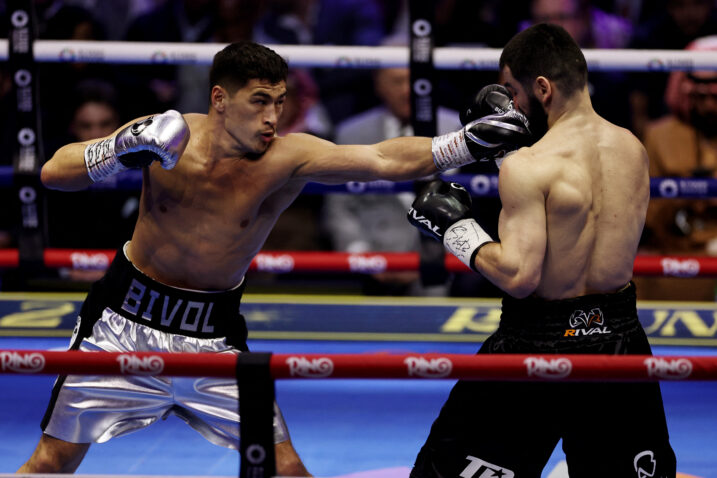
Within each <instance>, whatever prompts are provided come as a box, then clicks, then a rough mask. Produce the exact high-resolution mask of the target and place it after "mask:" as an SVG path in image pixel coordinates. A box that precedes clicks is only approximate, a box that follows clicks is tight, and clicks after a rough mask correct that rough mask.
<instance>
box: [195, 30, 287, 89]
mask: <svg viewBox="0 0 717 478" xmlns="http://www.w3.org/2000/svg"><path fill="white" fill-rule="evenodd" d="M288 73H289V66H288V65H287V64H286V61H285V60H284V59H283V58H282V57H280V56H279V55H278V54H277V53H276V52H275V51H274V50H272V49H270V48H267V47H265V46H263V45H259V44H258V43H254V42H248V41H242V42H236V43H231V44H229V45H228V46H227V47H225V48H224V49H223V50H221V51H220V52H219V53H217V54H216V55H214V61H213V62H212V69H211V70H210V71H209V88H210V91H211V88H212V87H213V86H214V85H219V86H222V87H223V88H225V89H226V90H227V91H228V92H229V93H230V94H233V93H235V92H236V91H237V90H238V89H240V88H242V87H244V85H246V84H247V83H248V82H249V80H253V79H259V80H267V81H269V82H270V83H272V84H276V83H279V82H280V81H286V77H287V75H288Z"/></svg>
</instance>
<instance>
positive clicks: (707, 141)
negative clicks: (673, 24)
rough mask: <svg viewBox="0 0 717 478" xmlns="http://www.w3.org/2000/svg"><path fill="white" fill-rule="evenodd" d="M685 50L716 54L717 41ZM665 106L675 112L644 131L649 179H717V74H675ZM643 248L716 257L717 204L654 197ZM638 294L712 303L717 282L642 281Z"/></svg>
mask: <svg viewBox="0 0 717 478" xmlns="http://www.w3.org/2000/svg"><path fill="white" fill-rule="evenodd" d="M687 49H688V50H693V51H716V52H717V36H710V37H705V38H700V39H698V40H696V41H694V42H693V43H691V44H690V45H689V46H688V48H687ZM665 102H666V104H667V105H668V106H669V108H670V111H671V113H670V114H669V115H667V116H665V117H663V118H661V119H659V120H657V121H654V122H651V123H649V124H648V126H647V128H646V130H645V141H644V142H645V147H646V149H647V153H648V155H649V157H650V175H651V176H653V177H702V178H715V179H717V72H714V71H711V72H691V73H686V72H683V71H674V72H672V73H671V74H670V78H669V82H668V87H667V90H666V93H665ZM641 247H642V252H643V253H653V254H661V255H670V254H676V255H680V254H682V255H696V256H717V200H716V199H659V198H653V199H652V201H650V206H649V208H648V212H647V221H646V224H645V233H644V236H643V242H642V245H641ZM637 290H638V295H639V298H641V299H663V300H665V299H666V300H699V301H714V300H716V299H717V296H716V294H717V279H714V278H694V279H684V278H667V277H664V278H663V277H658V278H652V277H641V278H639V281H638V289H637Z"/></svg>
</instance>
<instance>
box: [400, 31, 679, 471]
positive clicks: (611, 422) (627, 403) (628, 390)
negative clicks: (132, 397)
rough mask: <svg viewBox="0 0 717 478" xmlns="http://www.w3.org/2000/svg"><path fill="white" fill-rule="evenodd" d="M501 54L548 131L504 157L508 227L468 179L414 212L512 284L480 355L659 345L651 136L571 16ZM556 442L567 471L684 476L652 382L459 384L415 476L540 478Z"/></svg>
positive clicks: (505, 285) (428, 228)
mask: <svg viewBox="0 0 717 478" xmlns="http://www.w3.org/2000/svg"><path fill="white" fill-rule="evenodd" d="M500 67H501V74H502V77H503V80H504V85H505V87H506V88H507V89H508V91H509V93H510V94H511V95H512V96H513V101H514V103H515V104H516V107H517V109H518V110H520V111H522V112H523V113H524V114H525V115H526V116H527V117H528V119H529V127H530V129H531V131H532V133H533V134H534V135H535V136H536V139H537V141H536V142H535V143H534V144H533V145H531V146H530V147H525V148H521V149H519V150H517V151H516V152H514V153H512V154H510V155H508V156H507V157H505V158H501V160H500V164H499V167H500V173H499V193H500V198H501V201H502V205H503V207H502V210H501V213H500V218H499V223H498V236H499V237H498V238H497V240H496V239H493V238H492V237H491V236H490V235H488V234H487V233H486V232H485V231H484V230H483V229H482V228H481V226H480V225H479V223H478V222H477V221H476V220H475V219H474V218H473V217H472V216H471V201H470V196H469V194H468V193H467V191H466V190H465V189H464V188H463V187H461V186H460V185H458V184H454V183H445V182H443V181H440V180H436V181H433V182H431V183H429V184H428V185H427V186H426V188H425V189H424V191H422V192H421V193H420V194H419V195H418V196H417V197H416V200H415V201H414V203H413V207H412V208H411V209H410V210H409V214H408V219H409V221H410V222H411V223H412V224H414V225H415V226H416V227H418V228H419V229H420V230H421V231H422V232H424V233H426V234H429V235H432V236H433V237H435V238H436V239H438V240H440V241H442V242H443V244H444V246H445V247H446V249H447V250H449V251H450V252H451V253H453V254H454V255H456V257H458V258H459V259H460V260H461V261H463V262H464V263H465V264H466V265H467V266H468V267H470V268H472V269H474V270H477V271H479V272H480V273H482V274H483V275H484V276H485V277H487V278H488V279H489V280H491V281H492V282H493V283H494V284H496V285H497V286H499V287H500V288H501V289H502V290H503V291H504V292H505V296H504V298H503V303H502V315H501V320H500V324H499V327H498V330H497V331H496V332H495V333H494V334H493V335H492V336H490V337H489V338H488V339H487V340H486V342H485V343H484V344H483V345H482V347H481V349H480V351H479V352H478V353H479V354H485V353H520V354H533V353H544V354H613V355H622V354H648V355H649V354H651V350H650V346H649V343H648V341H647V337H646V335H645V332H644V330H643V329H642V326H641V325H640V323H639V321H638V318H637V300H636V296H635V286H634V284H633V283H632V281H631V279H632V270H633V264H634V260H635V255H636V254H637V245H638V241H639V239H640V235H641V232H642V228H643V226H644V222H645V214H646V210H647V204H648V201H649V177H648V158H647V155H646V153H645V149H644V148H643V146H642V145H641V144H640V142H639V141H638V140H637V139H636V138H635V137H634V136H633V135H632V134H631V133H630V132H628V131H627V130H624V129H622V128H619V127H617V126H615V125H613V124H610V123H609V122H607V121H605V120H604V119H602V118H601V117H599V116H598V115H597V114H596V113H595V111H594V110H593V108H592V105H591V103H590V96H589V94H588V90H587V64H586V62H585V58H584V56H583V54H582V52H581V51H580V48H579V47H578V46H577V44H576V43H575V42H574V40H573V39H572V38H571V37H570V35H569V34H568V33H567V32H566V31H565V30H563V29H562V28H560V27H558V26H555V25H547V24H540V25H536V26H533V27H531V28H528V29H527V30H524V31H523V32H521V33H519V34H517V35H516V36H515V37H513V39H511V40H510V42H509V43H508V44H507V45H506V47H505V48H504V50H503V52H502V54H501V59H500ZM560 439H562V440H563V450H564V451H565V455H566V459H567V464H568V473H569V474H570V476H571V477H575V478H583V477H596V478H597V477H601V478H604V477H621V478H626V477H634V478H645V477H651V478H672V477H674V476H675V474H676V469H675V468H676V460H675V455H674V452H673V451H672V448H671V446H670V443H669V435H668V430H667V424H666V420H665V413H664V409H663V404H662V396H661V392H660V387H659V384H657V383H583V384H568V383H544V382H541V383H520V382H474V381H459V382H458V383H457V384H456V386H455V387H454V388H453V390H452V391H451V394H450V396H449V398H448V400H447V401H446V403H445V405H444V407H443V409H442V410H441V412H440V414H439V416H438V418H437V419H436V421H435V422H434V424H433V426H432V428H431V430H430V433H429V436H428V439H427V440H426V443H425V445H424V446H423V448H422V449H421V451H420V452H419V454H418V457H417V458H416V463H415V465H414V468H413V470H412V472H411V478H429V477H430V478H449V477H450V478H457V477H460V478H486V477H497V476H500V477H502V478H512V477H517V478H523V477H530V478H533V477H535V478H538V477H540V476H541V472H542V470H543V467H544V466H545V464H546V462H547V461H548V459H549V458H550V456H551V454H552V452H553V449H554V448H555V446H556V444H557V443H558V441H559V440H560Z"/></svg>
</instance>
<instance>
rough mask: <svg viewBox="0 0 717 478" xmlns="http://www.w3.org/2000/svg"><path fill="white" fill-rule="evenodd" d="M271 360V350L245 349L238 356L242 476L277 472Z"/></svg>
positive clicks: (262, 476)
mask: <svg viewBox="0 0 717 478" xmlns="http://www.w3.org/2000/svg"><path fill="white" fill-rule="evenodd" d="M270 361H271V353H269V352H245V353H240V354H239V355H238V356H237V365H236V376H237V384H238V386H239V456H240V462H239V476H240V478H271V477H273V476H274V475H276V457H275V456H274V379H273V378H272V377H271V368H270Z"/></svg>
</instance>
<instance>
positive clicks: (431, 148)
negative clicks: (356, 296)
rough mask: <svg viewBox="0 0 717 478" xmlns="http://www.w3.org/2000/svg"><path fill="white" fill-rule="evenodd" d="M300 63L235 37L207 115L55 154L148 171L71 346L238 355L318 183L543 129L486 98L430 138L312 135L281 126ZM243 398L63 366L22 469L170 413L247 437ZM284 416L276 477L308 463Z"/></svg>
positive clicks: (383, 172) (96, 166) (475, 155)
mask: <svg viewBox="0 0 717 478" xmlns="http://www.w3.org/2000/svg"><path fill="white" fill-rule="evenodd" d="M287 72H288V66H287V64H286V62H285V61H284V60H283V59H282V58H281V57H280V56H279V55H277V54H276V53H275V52H274V51H272V50H270V49H269V48H266V47H264V46H261V45H258V44H255V43H251V42H240V43H233V44H231V45H229V46H227V47H226V48H224V49H223V50H222V51H220V52H219V53H217V54H216V55H215V57H214V62H213V64H212V68H211V71H210V95H209V100H210V104H209V112H208V114H206V115H203V114H187V115H181V114H180V113H178V112H176V111H171V110H170V111H167V112H165V113H162V114H158V115H153V116H149V117H145V118H140V119H138V120H135V121H132V122H131V123H129V124H127V125H125V126H123V127H122V128H120V129H119V130H118V131H117V132H115V133H114V134H112V135H110V136H108V137H105V138H99V139H98V140H96V141H87V142H82V143H73V144H69V145H66V146H63V147H62V148H60V149H59V150H58V151H57V152H56V153H55V154H54V156H53V157H52V158H51V159H50V160H49V161H48V162H47V163H46V164H45V165H44V166H43V168H42V172H41V179H42V181H43V183H44V184H45V185H46V186H47V187H49V188H52V189H60V190H66V191H72V190H80V189H84V188H86V187H87V186H89V185H90V184H92V183H93V182H98V181H103V180H105V179H106V178H109V177H111V176H113V175H115V174H117V173H120V172H121V171H124V170H126V169H128V168H142V173H143V184H142V195H141V198H140V208H139V216H138V219H137V223H136V225H135V228H134V232H133V234H132V238H131V241H130V242H129V243H128V244H127V245H126V246H125V247H124V248H123V249H122V250H120V251H118V253H117V255H116V257H115V260H114V262H113V263H112V265H111V267H110V269H109V271H108V273H107V275H106V276H105V277H104V278H103V279H101V280H100V281H99V282H98V283H97V284H95V285H93V287H92V289H91V292H90V294H89V295H88V297H87V299H86V301H85V303H84V305H83V307H82V310H81V312H80V317H79V322H78V327H77V330H76V333H75V334H74V336H73V339H72V343H71V348H72V349H79V350H104V351H176V352H210V353H241V351H244V350H246V343H245V341H246V324H245V323H244V319H243V318H242V316H241V315H240V314H239V304H240V299H241V295H242V292H243V290H244V288H245V286H246V284H245V277H244V276H245V273H246V271H247V269H248V268H249V265H250V264H251V262H252V259H253V258H254V256H255V255H256V254H257V252H259V250H260V249H261V247H262V244H263V243H264V241H265V239H266V237H267V236H268V234H269V232H270V231H271V229H272V227H273V225H274V223H275V222H276V219H277V218H278V216H279V215H280V214H281V212H282V211H283V210H284V209H286V208H287V207H288V206H289V205H290V204H291V202H292V201H293V200H294V199H295V198H296V196H297V195H298V194H299V193H300V192H301V190H302V189H303V188H304V186H305V185H306V184H307V183H308V182H309V181H313V182H320V183H334V184H336V183H343V182H347V181H369V180H374V179H387V180H395V181H398V180H407V179H414V178H419V177H423V176H427V175H430V174H434V173H436V172H437V171H441V170H444V169H449V168H455V167H458V166H460V165H462V164H466V163H469V162H472V161H475V160H480V159H483V158H485V157H489V156H492V155H494V154H497V153H498V152H500V151H507V150H512V149H515V148H517V147H518V146H520V145H522V144H525V143H526V142H527V141H528V139H529V137H530V133H529V131H528V128H527V126H526V119H525V117H524V116H523V115H522V114H521V113H519V112H518V111H517V110H514V109H513V108H504V109H501V110H495V109H491V108H490V107H489V106H490V104H491V103H490V102H489V101H486V103H485V105H486V107H485V108H480V107H479V108H477V111H481V112H482V113H483V114H485V116H484V117H481V118H476V119H474V121H472V122H471V123H469V124H467V125H466V126H465V127H464V128H463V129H461V130H460V131H458V132H455V133H452V134H450V135H446V136H441V137H438V138H433V140H432V139H431V138H419V137H410V138H395V139H391V140H388V141H384V142H381V143H378V144H375V145H361V146H352V145H342V146H337V145H335V144H333V143H331V142H328V141H325V140H322V139H319V138H316V137H313V136H310V135H307V134H290V135H287V136H285V137H279V136H277V135H276V128H277V121H278V118H279V115H280V114H281V111H282V106H283V103H284V99H285V98H286V91H287V90H286V76H287ZM477 106H481V104H480V102H479V103H478V105H477ZM99 219H101V218H97V217H88V218H87V220H88V221H95V220H99ZM129 390H131V391H132V393H131V394H130V393H128V391H129ZM237 400H238V396H237V387H236V386H235V385H234V384H232V383H229V382H227V381H220V380H209V379H192V380H172V381H167V380H165V379H161V378H151V379H147V378H146V377H145V378H142V377H129V376H128V377H121V378H117V377H80V376H67V377H60V379H59V380H58V381H57V384H56V386H55V387H54V389H53V393H52V399H51V403H50V406H49V407H48V411H47V413H46V415H45V419H44V420H43V423H42V427H43V432H44V433H43V435H42V437H41V438H40V442H39V444H38V446H37V448H36V449H35V451H34V452H33V454H32V456H31V457H30V459H29V460H28V461H27V462H26V463H25V464H24V465H23V466H22V467H21V468H20V470H19V471H20V472H23V473H51V472H64V473H70V472H74V471H75V470H76V469H77V467H78V466H79V464H80V462H81V461H82V459H83V457H84V455H85V453H86V452H87V450H88V449H89V447H90V443H92V442H103V441H106V440H108V439H110V438H112V437H115V436H119V435H122V434H125V433H128V432H132V431H136V430H138V429H140V428H143V427H145V426H148V425H149V424H151V423H153V422H154V421H156V420H157V419H158V418H161V417H163V416H165V415H166V414H168V413H175V414H177V415H179V416H180V417H182V418H184V419H185V420H187V422H188V423H189V424H190V425H191V426H192V427H194V428H195V429H196V430H198V431H199V432H200V433H202V435H204V436H205V437H206V438H207V439H208V440H209V441H211V442H212V443H216V444H219V445H222V446H226V447H229V448H238V441H239V436H238V435H239V432H238V430H239V426H238V421H239V417H238V416H237V413H236V410H237V408H238V404H237ZM138 409H141V410H142V412H141V413H139V412H137V410H138ZM274 424H275V434H274V435H275V441H276V469H277V474H279V475H282V476H309V474H308V472H307V471H306V469H305V467H304V465H303V463H302V462H301V460H300V459H299V457H298V455H297V453H296V451H295V450H294V448H293V445H292V444H291V441H290V440H289V435H288V432H287V430H286V426H285V424H284V421H283V419H282V418H281V414H280V412H279V411H278V408H277V409H276V413H275V421H274ZM108 471H111V470H108Z"/></svg>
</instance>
